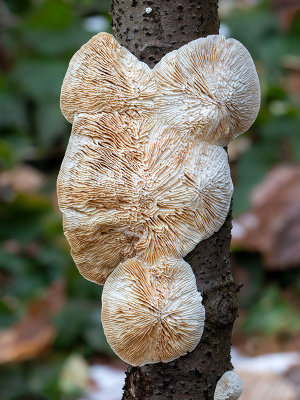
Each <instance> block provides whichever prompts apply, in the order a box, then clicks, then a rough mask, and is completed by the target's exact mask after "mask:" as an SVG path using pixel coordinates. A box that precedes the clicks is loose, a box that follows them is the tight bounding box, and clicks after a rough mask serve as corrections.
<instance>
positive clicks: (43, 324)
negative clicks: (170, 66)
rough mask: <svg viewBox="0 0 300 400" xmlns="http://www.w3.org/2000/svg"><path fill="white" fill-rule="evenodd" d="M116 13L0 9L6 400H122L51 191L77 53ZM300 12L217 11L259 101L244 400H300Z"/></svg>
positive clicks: (247, 227) (246, 229)
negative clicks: (68, 76)
mask: <svg viewBox="0 0 300 400" xmlns="http://www.w3.org/2000/svg"><path fill="white" fill-rule="evenodd" d="M109 3H110V2H109V0H82V1H76V0H22V1H19V0H6V1H5V0H0V132H1V135H0V221H1V222H0V294H1V296H0V297H1V299H0V328H1V331H0V399H1V400H12V399H14V400H17V399H18V400H34V399H48V400H56V399H65V400H77V399H82V400H83V399H84V400H92V399H97V400H102V399H103V400H119V399H120V398H121V388H122V382H123V379H124V372H123V370H124V365H123V364H122V363H121V362H120V361H119V360H118V359H116V358H115V356H114V355H113V353H112V351H111V350H110V348H109V346H108V344H107V343H106V341H105V337H104V334H103V331H102V327H101V323H100V306H101V302H100V299H101V287H99V286H97V285H95V284H93V283H91V282H88V281H86V280H85V279H84V278H82V277H81V276H80V275H79V273H78V271H77V269H76V267H75V266H74V263H73V261H72V259H71V257H70V253H69V247H68V244H67V242H66V240H65V238H64V236H63V233H62V220H61V215H60V213H59V210H58V207H57V200H56V191H55V183H56V177H57V174H58V170H59V167H60V164H61V161H62V158H63V156H64V151H65V149H66V146H67V143H68V138H69V135H70V131H71V126H70V125H69V124H68V123H67V122H66V121H65V119H64V118H63V116H62V115H61V113H60V109H59V95H60V87H61V84H62V81H63V77H64V74H65V72H66V70H67V66H68V62H69V60H70V58H71V56H72V55H73V54H74V52H75V51H77V50H78V48H79V47H80V46H81V45H82V44H84V43H85V42H87V41H88V40H89V39H90V38H91V36H93V35H94V34H96V33H97V32H99V31H108V32H109V31H110V17H109V14H108V11H109V8H110V4H109ZM299 10H300V1H297V0H278V1H260V0H220V18H221V22H222V24H221V33H222V34H224V35H225V36H228V37H229V36H230V37H234V38H236V39H238V40H240V41H241V42H242V43H243V44H244V45H245V46H246V47H247V48H248V50H249V51H250V53H251V55H252V57H253V58H254V60H255V63H256V67H257V70H258V74H259V77H260V82H261V89H262V104H261V109H260V113H259V115H258V118H257V121H256V122H255V124H254V125H253V126H252V128H251V130H250V131H249V132H248V133H247V134H245V135H243V136H242V137H240V138H238V139H237V140H235V141H233V142H232V143H231V144H230V146H229V155H230V162H231V170H232V177H233V181H234V185H235V193H234V202H233V215H234V221H233V232H232V234H233V239H232V270H233V275H234V277H235V279H236V281H237V283H239V284H240V286H241V289H240V316H239V319H238V320H237V322H236V324H235V328H234V333H233V346H234V348H233V363H234V365H235V367H236V369H237V370H238V372H239V373H240V375H241V376H242V378H243V381H244V386H245V392H244V394H243V397H242V399H244V400H252V399H255V400H260V399H262V400H268V399H270V400H271V399H272V400H276V399H278V400H299V399H300V360H299V353H298V352H299V350H300V107H299V105H300V11H299ZM254 383H255V384H254Z"/></svg>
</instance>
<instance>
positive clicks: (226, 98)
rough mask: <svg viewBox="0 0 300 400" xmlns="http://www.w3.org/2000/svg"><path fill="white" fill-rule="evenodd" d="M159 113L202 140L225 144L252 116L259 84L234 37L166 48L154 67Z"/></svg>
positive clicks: (243, 130)
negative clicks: (170, 50) (176, 47)
mask: <svg viewBox="0 0 300 400" xmlns="http://www.w3.org/2000/svg"><path fill="white" fill-rule="evenodd" d="M154 79H155V80H156V82H157V86H158V88H159V90H160V95H159V96H158V105H159V112H160V115H161V116H162V117H163V118H164V119H165V120H166V121H167V123H170V124H173V125H175V126H176V127H177V128H178V129H188V128H189V129H191V130H192V131H193V132H194V135H195V136H196V137H197V138H198V139H199V140H202V141H206V142H208V143H213V144H217V145H221V146H225V145H227V144H228V142H229V141H230V140H231V139H233V138H234V137H236V136H238V135H240V134H242V133H243V132H245V131H246V130H247V129H249V127H250V126H251V125H252V124H253V122H254V121H255V119H256V116H257V113H258V111H259V106H260V87H259V80H258V76H257V73H256V69H255V65H254V63H253V60H252V58H251V56H250V54H249V52H248V51H247V49H246V48H245V47H244V46H243V45H242V44H241V43H240V42H238V41H237V40H235V39H225V38H224V37H223V36H219V35H213V36H208V37H206V38H200V39H197V40H194V41H192V42H190V43H188V44H186V45H185V46H183V47H181V48H180V49H178V50H175V51H172V52H171V53H169V54H167V55H166V56H165V57H163V59H162V60H161V61H160V62H159V63H158V64H157V65H156V66H155V68H154Z"/></svg>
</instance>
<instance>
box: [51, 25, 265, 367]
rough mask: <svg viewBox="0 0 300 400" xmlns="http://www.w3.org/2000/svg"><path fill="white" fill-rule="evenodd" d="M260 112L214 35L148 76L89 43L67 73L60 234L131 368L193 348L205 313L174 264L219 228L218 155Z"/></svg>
mask: <svg viewBox="0 0 300 400" xmlns="http://www.w3.org/2000/svg"><path fill="white" fill-rule="evenodd" d="M259 103H260V91H259V82H258V77H257V74H256V70H255V66H254V63H253V61H252V59H251V56H250V54H249V53H248V51H247V50H246V49H245V48H244V47H243V46H242V45H241V43H239V42H238V41H236V40H234V39H225V38H224V37H222V36H218V35H216V36H208V37H207V38H200V39H197V40H195V41H192V42H190V43H188V44H187V45H185V46H183V47H181V48H180V49H179V50H175V51H173V52H171V53H169V54H167V55H166V56H165V57H163V58H162V60H161V61H160V62H159V63H158V64H157V65H156V66H155V67H154V68H153V69H150V68H149V67H148V66H147V65H146V64H144V63H142V62H140V61H139V60H138V59H137V58H136V57H134V56H133V55H132V54H131V53H130V52H129V51H128V50H126V49H125V48H124V47H122V46H120V45H119V44H118V43H117V41H116V40H115V39H114V37H113V36H112V35H109V34H107V33H100V34H98V35H96V36H94V37H93V38H92V39H91V40H90V41H89V42H88V43H86V44H85V45H84V46H82V47H81V49H80V50H79V51H78V52H77V53H76V54H75V55H74V56H73V58H72V60H71V62H70V65H69V68H68V71H67V73H66V76H65V79H64V82H63V86H62V92H61V109H62V112H63V114H64V116H65V117H66V119H67V120H68V121H69V122H71V123H72V124H73V129H72V134H71V137H70V141H69V145H68V148H67V151H66V154H65V158H64V160H63V163H62V166H61V170H60V173H59V177H58V200H59V206H60V209H61V211H62V213H63V224H64V233H65V235H66V237H67V239H68V241H69V244H70V246H71V251H72V256H73V259H74V261H75V263H76V265H77V267H78V269H79V271H80V272H81V274H82V275H83V276H84V277H85V278H86V279H89V280H91V281H94V282H96V283H98V284H104V290H103V296H102V302H103V306H102V322H103V327H104V332H105V335H106V337H107V339H108V342H109V343H110V345H111V347H112V348H113V350H114V351H115V352H116V353H117V354H118V355H119V356H120V357H121V358H122V359H123V360H125V361H127V362H128V363H130V364H132V365H143V364H146V363H155V362H160V361H162V362H168V361H171V360H173V359H175V358H178V357H180V356H182V355H184V354H186V353H187V352H189V351H192V350H193V349H194V348H195V347H196V345H197V344H198V342H199V340H200V339H201V335H202V332H203V326H204V316H205V310H204V307H203V305H202V298H201V294H200V293H199V292H198V291H197V286H196V281H195V277H194V274H193V272H192V270H191V267H190V266H189V265H188V264H187V263H186V262H185V261H184V260H183V257H184V256H185V255H187V254H188V253H189V252H190V251H191V250H192V249H193V248H194V247H195V246H196V245H197V243H199V242H200V241H201V240H204V239H206V238H208V237H209V236H211V235H212V234H213V233H214V232H216V231H218V230H219V228H220V227H221V226H222V224H223V223H224V221H225V219H226V216H227V214H228V210H229V207H230V201H231V196H232V191H233V186H232V181H231V178H230V171H229V165H228V159H227V154H226V151H225V150H224V149H223V147H222V146H226V145H227V144H228V142H229V141H230V140H231V139H232V138H234V137H236V136H237V135H239V134H241V133H243V132H244V131H246V130H247V129H248V128H249V127H250V126H251V124H252V123H253V121H254V120H255V118H256V115H257V112H258V109H259Z"/></svg>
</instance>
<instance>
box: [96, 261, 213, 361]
mask: <svg viewBox="0 0 300 400" xmlns="http://www.w3.org/2000/svg"><path fill="white" fill-rule="evenodd" d="M201 300H202V297H201V295H200V293H199V292H197V287H196V281H195V277H194V274H193V272H192V269H191V267H190V266H189V265H188V264H187V263H186V262H185V261H183V260H176V259H166V260H161V261H160V263H159V264H156V265H152V266H149V265H147V264H145V263H142V262H141V261H139V260H138V259H135V258H133V259H130V260H127V261H126V262H124V263H123V264H120V265H119V266H118V267H117V268H116V269H115V270H114V271H113V272H112V273H111V275H110V276H109V277H108V278H107V280H106V282H105V285H104V289H103V294H102V324H103V329H104V333H105V335H106V338H107V341H108V343H109V344H110V346H111V347H112V349H113V350H114V351H115V352H116V353H117V354H118V356H119V357H120V358H121V359H123V360H124V361H125V362H127V363H129V364H131V365H139V366H141V365H144V364H149V363H157V362H169V361H172V360H174V359H176V358H178V357H180V356H183V355H185V354H186V353H187V352H190V351H192V350H194V348H195V347H196V345H197V344H198V342H199V341H200V339H201V336H202V332H203V327H204V318H205V311H204V307H203V305H202V303H201Z"/></svg>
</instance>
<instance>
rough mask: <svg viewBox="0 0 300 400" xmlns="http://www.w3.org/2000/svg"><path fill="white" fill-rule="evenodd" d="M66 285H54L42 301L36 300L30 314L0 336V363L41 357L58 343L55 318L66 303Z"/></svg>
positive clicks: (29, 311)
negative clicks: (53, 322)
mask: <svg viewBox="0 0 300 400" xmlns="http://www.w3.org/2000/svg"><path fill="white" fill-rule="evenodd" d="M64 295H65V290H64V284H63V283H62V282H55V283H54V284H52V285H51V286H50V287H49V288H48V290H47V292H46V294H45V296H44V297H43V298H42V299H39V300H34V301H33V302H32V303H31V304H30V306H29V309H28V314H27V315H26V316H25V317H24V318H23V320H21V321H20V322H19V323H17V324H15V325H14V326H13V327H12V328H9V329H5V330H2V332H0V363H7V362H15V361H23V360H28V359H31V358H34V357H37V356H39V355H40V354H41V353H42V352H43V351H45V350H46V349H47V348H48V347H49V346H50V345H51V344H52V342H53V340H54V339H55V334H56V332H55V328H54V326H53V324H52V317H53V315H54V314H55V313H57V312H58V311H59V310H60V309H61V308H62V305H63V303H64Z"/></svg>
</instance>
